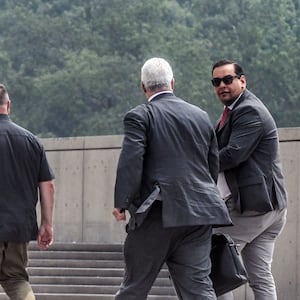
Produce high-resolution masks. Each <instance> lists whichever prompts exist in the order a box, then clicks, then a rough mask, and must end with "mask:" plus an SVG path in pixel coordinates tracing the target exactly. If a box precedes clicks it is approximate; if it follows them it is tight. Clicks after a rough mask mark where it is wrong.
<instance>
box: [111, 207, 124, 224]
mask: <svg viewBox="0 0 300 300" xmlns="http://www.w3.org/2000/svg"><path fill="white" fill-rule="evenodd" d="M112 214H113V215H114V217H115V219H116V220H117V221H126V214H125V210H124V209H122V208H114V209H113V211H112Z"/></svg>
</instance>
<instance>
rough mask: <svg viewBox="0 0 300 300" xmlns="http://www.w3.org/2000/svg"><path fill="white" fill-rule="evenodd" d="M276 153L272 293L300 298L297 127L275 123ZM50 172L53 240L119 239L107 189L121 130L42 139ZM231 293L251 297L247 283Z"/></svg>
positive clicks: (299, 153)
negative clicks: (280, 195)
mask: <svg viewBox="0 0 300 300" xmlns="http://www.w3.org/2000/svg"><path fill="white" fill-rule="evenodd" d="M279 136H280V147H281V159H282V164H283V171H284V174H285V179H286V187H287V190H288V193H289V210H288V219H287V224H286V226H285V229H284V231H283V233H282V234H281V236H280V237H279V239H278V242H277V245H276V249H275V255H274V264H273V270H274V276H275V279H276V281H277V287H278V299H279V300H281V299H290V300H294V299H300V293H299V291H298V287H297V286H298V278H299V275H300V274H299V268H298V267H297V266H298V265H299V255H300V241H299V238H298V236H299V234H298V231H299V216H300V206H299V204H298V203H299V186H300V176H299V175H300V174H299V172H300V151H299V150H300V128H284V129H279ZM42 143H43V144H44V146H45V149H46V152H47V157H48V159H49V161H50V163H51V166H52V168H53V170H54V173H55V176H56V204H55V223H54V224H55V225H54V230H55V240H56V241H63V242H95V243H122V242H123V240H124V237H125V232H124V226H125V224H124V223H118V222H116V221H114V218H113V217H112V214H111V211H112V208H113V191H114V180H115V172H116V166H117V161H118V157H119V153H120V149H121V144H122V136H100V137H76V138H55V139H42ZM235 294H236V297H237V299H247V300H252V299H253V297H252V295H251V292H250V291H249V289H248V288H244V287H243V288H240V289H238V290H237V291H236V292H235Z"/></svg>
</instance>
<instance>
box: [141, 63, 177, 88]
mask: <svg viewBox="0 0 300 300" xmlns="http://www.w3.org/2000/svg"><path fill="white" fill-rule="evenodd" d="M172 79H173V71H172V68H171V66H170V64H169V63H168V62H167V61H166V60H165V59H163V58H158V57H153V58H150V59H148V60H147V61H146V62H145V63H144V65H143V67H142V69H141V81H142V83H143V84H144V86H145V88H146V89H148V90H151V91H154V90H157V89H161V88H167V89H172V85H171V81H172Z"/></svg>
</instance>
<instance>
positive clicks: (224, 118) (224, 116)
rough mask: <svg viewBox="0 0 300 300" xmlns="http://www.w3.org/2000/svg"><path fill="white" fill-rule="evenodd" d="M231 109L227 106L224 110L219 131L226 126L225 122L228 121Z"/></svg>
mask: <svg viewBox="0 0 300 300" xmlns="http://www.w3.org/2000/svg"><path fill="white" fill-rule="evenodd" d="M229 110H230V109H229V108H228V106H225V108H224V110H223V114H222V118H221V121H220V123H219V129H221V128H222V127H223V125H224V124H225V121H226V119H227V115H228V111H229Z"/></svg>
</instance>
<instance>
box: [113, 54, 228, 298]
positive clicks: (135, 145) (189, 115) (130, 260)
mask: <svg viewBox="0 0 300 300" xmlns="http://www.w3.org/2000/svg"><path fill="white" fill-rule="evenodd" d="M141 81H142V89H143V91H144V93H145V95H146V97H147V99H148V102H147V104H142V105H139V106H137V107H135V108H134V109H132V110H130V111H129V112H128V113H127V114H126V116H125V118H124V127H125V136H124V141H123V146H122V151H121V155H120V158H119V163H118V169H117V178H116V185H115V208H114V210H113V215H114V216H115V218H116V219H117V220H125V219H126V217H125V210H128V211H129V212H130V215H131V219H130V221H129V223H128V225H127V233H128V234H127V237H126V241H125V245H124V257H125V265H126V267H125V276H124V280H123V283H122V285H121V287H120V289H119V291H118V293H117V295H116V299H118V300H127V299H128V300H129V299H130V300H135V299H136V300H143V299H146V298H147V294H148V292H149V290H150V289H151V287H152V284H153V282H154V281H155V279H156V277H157V275H158V273H159V271H160V269H161V268H162V265H163V264H164V263H166V264H167V266H168V268H169V271H170V274H171V277H172V280H173V283H174V286H175V289H176V292H177V294H178V297H179V298H180V299H186V300H189V299H195V300H212V299H216V296H215V293H214V290H213V287H212V282H211V280H210V278H209V274H210V268H211V263H210V248H211V234H212V225H225V224H226V225H227V224H231V220H230V218H229V215H228V212H227V209H226V206H225V204H224V202H223V201H222V199H221V197H220V194H219V192H218V188H217V186H216V180H217V176H218V149H217V140H216V136H215V132H214V129H213V126H212V125H211V122H210V120H209V117H208V115H207V113H206V112H204V111H203V110H201V109H200V108H198V107H196V106H194V105H191V104H189V103H187V102H185V101H184V100H182V99H179V98H177V97H176V96H175V95H174V94H173V89H174V78H173V72H172V69H171V67H170V65H169V63H168V62H167V61H165V60H164V59H161V58H152V59H149V60H148V61H146V62H145V64H144V65H143V67H142V70H141Z"/></svg>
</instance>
